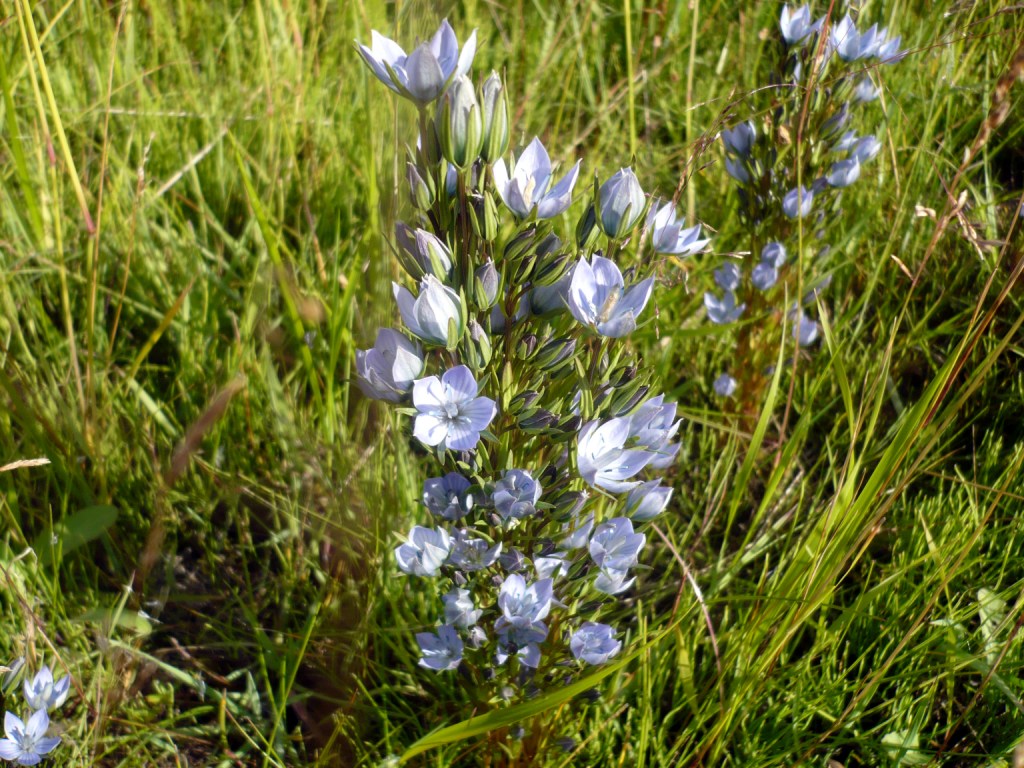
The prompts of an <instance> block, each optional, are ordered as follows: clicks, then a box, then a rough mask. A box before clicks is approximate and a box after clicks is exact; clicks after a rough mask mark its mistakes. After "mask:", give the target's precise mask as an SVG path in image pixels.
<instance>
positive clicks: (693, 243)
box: [648, 200, 709, 256]
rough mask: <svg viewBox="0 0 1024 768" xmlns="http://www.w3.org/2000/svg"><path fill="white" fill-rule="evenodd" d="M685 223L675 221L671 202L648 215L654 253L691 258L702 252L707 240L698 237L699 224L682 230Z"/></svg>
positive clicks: (674, 208) (674, 210)
mask: <svg viewBox="0 0 1024 768" xmlns="http://www.w3.org/2000/svg"><path fill="white" fill-rule="evenodd" d="M685 224H686V222H685V221H683V220H677V219H676V207H675V206H674V205H672V201H671V200H670V201H669V202H667V203H665V204H664V205H663V206H661V207H660V208H658V209H657V210H655V209H654V208H652V209H651V213H650V214H649V215H648V225H649V226H650V227H651V229H652V234H651V243H652V245H653V246H654V250H655V252H656V253H671V254H674V255H676V256H692V255H693V254H695V253H699V252H700V251H701V250H703V248H704V246H705V245H707V244H708V242H709V241H708V240H707V239H703V240H702V239H701V237H700V224H697V225H696V226H693V227H690V228H689V229H684V228H683V227H684V226H685Z"/></svg>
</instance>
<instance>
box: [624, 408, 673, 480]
mask: <svg viewBox="0 0 1024 768" xmlns="http://www.w3.org/2000/svg"><path fill="white" fill-rule="evenodd" d="M675 418H676V404H675V403H666V402H665V396H664V395H658V396H657V397H652V398H651V399H650V400H648V401H647V402H645V403H644V404H643V405H641V406H640V407H639V408H638V409H637V410H636V411H635V412H633V414H632V415H630V416H629V444H630V446H631V447H632V448H639V449H641V450H644V451H650V452H651V453H653V454H654V458H652V459H651V460H650V461H649V462H648V464H647V466H649V467H650V468H651V469H667V468H668V467H669V466H671V464H672V462H673V461H674V460H675V457H676V454H678V453H679V444H678V443H676V444H671V440H672V438H673V437H675V435H676V432H678V431H679V424H680V423H681V421H676V420H675Z"/></svg>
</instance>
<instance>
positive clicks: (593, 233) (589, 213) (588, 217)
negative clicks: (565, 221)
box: [576, 205, 601, 251]
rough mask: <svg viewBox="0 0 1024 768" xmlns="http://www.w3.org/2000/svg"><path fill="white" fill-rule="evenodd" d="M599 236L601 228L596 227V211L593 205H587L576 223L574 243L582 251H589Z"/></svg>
mask: <svg viewBox="0 0 1024 768" xmlns="http://www.w3.org/2000/svg"><path fill="white" fill-rule="evenodd" d="M600 236H601V230H599V229H598V228H597V213H596V212H595V210H594V206H593V205H588V206H587V210H586V211H584V213H583V215H582V216H581V217H580V220H579V221H578V222H577V223H576V245H578V246H579V247H580V249H582V250H584V251H589V250H591V249H593V247H594V246H595V245H597V239H598V238H599V237H600Z"/></svg>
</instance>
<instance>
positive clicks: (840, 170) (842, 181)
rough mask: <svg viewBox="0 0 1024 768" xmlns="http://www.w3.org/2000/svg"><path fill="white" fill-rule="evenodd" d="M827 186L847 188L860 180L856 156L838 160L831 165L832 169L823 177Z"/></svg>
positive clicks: (858, 163) (858, 162)
mask: <svg viewBox="0 0 1024 768" xmlns="http://www.w3.org/2000/svg"><path fill="white" fill-rule="evenodd" d="M825 178H826V179H827V180H828V183H829V186H832V187H836V188H839V189H841V188H843V187H848V186H850V185H851V184H853V182H855V181H856V180H857V179H859V178H860V161H859V160H858V159H857V158H856V156H854V157H851V158H848V159H846V160H840V161H839V162H838V163H833V164H832V169H831V170H830V171H829V172H828V175H827V176H826V177H825Z"/></svg>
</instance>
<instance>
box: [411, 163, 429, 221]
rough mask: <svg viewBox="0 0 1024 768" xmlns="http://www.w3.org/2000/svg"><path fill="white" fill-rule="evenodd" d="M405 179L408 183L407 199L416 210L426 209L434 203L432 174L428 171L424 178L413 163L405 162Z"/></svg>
mask: <svg viewBox="0 0 1024 768" xmlns="http://www.w3.org/2000/svg"><path fill="white" fill-rule="evenodd" d="M405 179H406V181H407V182H408V183H409V200H410V201H411V202H412V206H413V208H415V209H416V210H418V211H428V210H430V206H432V205H433V204H434V191H435V190H434V176H433V174H430V173H428V174H427V175H426V178H424V177H423V176H422V175H420V172H419V170H418V169H417V168H416V165H415V164H414V163H406V166H405Z"/></svg>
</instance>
